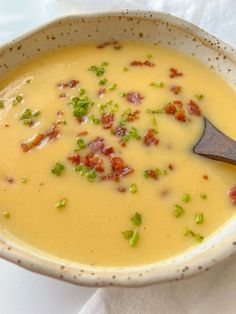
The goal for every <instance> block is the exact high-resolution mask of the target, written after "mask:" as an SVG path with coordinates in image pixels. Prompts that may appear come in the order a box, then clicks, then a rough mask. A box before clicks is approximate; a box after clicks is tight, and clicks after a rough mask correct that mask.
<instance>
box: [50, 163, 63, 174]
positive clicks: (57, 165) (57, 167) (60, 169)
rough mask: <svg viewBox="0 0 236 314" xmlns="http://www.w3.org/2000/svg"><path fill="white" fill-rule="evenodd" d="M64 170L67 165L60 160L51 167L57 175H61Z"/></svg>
mask: <svg viewBox="0 0 236 314" xmlns="http://www.w3.org/2000/svg"><path fill="white" fill-rule="evenodd" d="M64 170H65V166H64V165H63V164H62V163H60V162H56V163H55V165H54V167H53V168H52V169H51V172H52V173H53V174H55V175H56V176H60V175H61V174H62V172H63V171H64Z"/></svg>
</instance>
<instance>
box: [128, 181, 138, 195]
mask: <svg viewBox="0 0 236 314" xmlns="http://www.w3.org/2000/svg"><path fill="white" fill-rule="evenodd" d="M129 190H130V192H131V193H137V192H138V187H137V185H136V184H135V183H132V184H131V185H130V187H129Z"/></svg>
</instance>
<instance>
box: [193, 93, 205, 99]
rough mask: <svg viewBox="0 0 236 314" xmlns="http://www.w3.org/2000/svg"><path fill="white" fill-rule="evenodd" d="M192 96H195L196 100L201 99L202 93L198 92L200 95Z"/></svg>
mask: <svg viewBox="0 0 236 314" xmlns="http://www.w3.org/2000/svg"><path fill="white" fill-rule="evenodd" d="M194 97H195V98H196V99H197V100H202V98H203V95H202V94H200V95H194Z"/></svg>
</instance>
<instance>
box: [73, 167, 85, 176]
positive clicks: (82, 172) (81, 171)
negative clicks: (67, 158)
mask: <svg viewBox="0 0 236 314" xmlns="http://www.w3.org/2000/svg"><path fill="white" fill-rule="evenodd" d="M74 171H76V172H79V173H80V175H84V174H85V172H86V168H85V167H84V166H82V165H76V166H75V167H74Z"/></svg>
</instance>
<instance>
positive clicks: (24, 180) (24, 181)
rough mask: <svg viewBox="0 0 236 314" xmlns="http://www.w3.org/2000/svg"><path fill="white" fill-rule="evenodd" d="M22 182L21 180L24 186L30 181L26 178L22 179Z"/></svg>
mask: <svg viewBox="0 0 236 314" xmlns="http://www.w3.org/2000/svg"><path fill="white" fill-rule="evenodd" d="M20 180H21V183H23V184H25V183H26V182H27V181H28V179H27V178H26V177H22V178H21V179H20Z"/></svg>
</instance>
